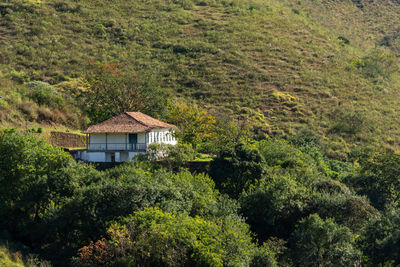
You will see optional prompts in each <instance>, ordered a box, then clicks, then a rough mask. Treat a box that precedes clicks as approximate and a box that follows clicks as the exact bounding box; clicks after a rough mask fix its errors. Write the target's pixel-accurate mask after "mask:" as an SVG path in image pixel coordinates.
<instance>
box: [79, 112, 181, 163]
mask: <svg viewBox="0 0 400 267" xmlns="http://www.w3.org/2000/svg"><path fill="white" fill-rule="evenodd" d="M175 130H177V127H176V126H175V125H172V124H169V123H165V122H162V121H159V120H157V119H154V118H152V117H150V116H148V115H146V114H143V113H141V112H125V113H122V114H120V115H118V116H115V117H113V118H111V119H108V120H106V121H103V122H101V123H99V124H96V125H93V126H90V127H89V128H88V129H86V130H85V131H83V133H85V134H86V150H81V151H78V153H77V154H76V158H77V159H80V160H83V161H89V162H124V161H126V160H129V159H132V158H133V157H134V156H135V155H136V154H138V153H144V152H146V149H147V146H148V145H149V144H151V143H165V144H172V145H176V144H177V140H176V139H175V137H174V136H173V133H174V131H175Z"/></svg>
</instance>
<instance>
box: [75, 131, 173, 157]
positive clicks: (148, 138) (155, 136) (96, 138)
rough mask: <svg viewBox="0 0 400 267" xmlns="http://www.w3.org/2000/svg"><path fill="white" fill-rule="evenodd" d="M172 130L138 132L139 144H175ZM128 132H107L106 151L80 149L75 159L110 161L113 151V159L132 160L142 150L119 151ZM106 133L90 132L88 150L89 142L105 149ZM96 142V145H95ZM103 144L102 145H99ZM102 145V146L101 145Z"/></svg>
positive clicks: (125, 140) (95, 146) (126, 140)
mask: <svg viewBox="0 0 400 267" xmlns="http://www.w3.org/2000/svg"><path fill="white" fill-rule="evenodd" d="M172 133H173V132H170V130H169V129H166V128H165V129H153V130H152V131H151V132H148V133H138V143H139V144H145V143H146V144H151V143H159V144H160V143H165V144H171V145H176V144H177V143H178V141H177V140H176V139H175V138H174V137H173V136H172ZM128 142H129V140H128V134H124V133H109V134H107V152H104V151H102V152H97V151H86V150H84V151H80V152H79V153H78V154H77V156H76V157H77V159H80V160H83V161H89V162H111V154H110V152H113V151H115V152H114V153H115V161H116V162H124V161H127V160H132V159H133V158H134V157H135V156H136V155H137V154H140V153H144V152H128V151H127V152H120V150H124V149H125V144H126V143H128ZM105 143H106V134H105V133H104V134H90V137H89V150H90V144H93V146H92V147H93V148H96V149H98V148H99V147H100V146H101V149H104V150H105ZM96 144H97V145H96ZM100 144H104V145H100ZM103 146H104V147H103Z"/></svg>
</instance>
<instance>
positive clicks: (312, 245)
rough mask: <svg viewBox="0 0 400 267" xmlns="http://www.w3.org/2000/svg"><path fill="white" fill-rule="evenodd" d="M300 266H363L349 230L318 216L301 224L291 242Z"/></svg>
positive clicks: (293, 256)
mask: <svg viewBox="0 0 400 267" xmlns="http://www.w3.org/2000/svg"><path fill="white" fill-rule="evenodd" d="M289 244H290V245H291V248H292V253H291V254H292V260H293V262H295V263H296V265H297V266H360V264H361V252H360V251H359V250H358V249H357V248H356V247H355V236H354V235H353V234H352V232H351V231H350V229H349V228H347V227H345V226H340V225H338V224H336V223H335V222H334V220H333V219H329V218H328V219H326V220H323V219H321V218H320V217H319V216H318V215H317V214H312V215H310V216H309V217H307V218H305V219H303V220H301V221H300V223H299V224H298V226H297V227H296V230H295V231H294V232H293V234H292V235H291V237H290V239H289Z"/></svg>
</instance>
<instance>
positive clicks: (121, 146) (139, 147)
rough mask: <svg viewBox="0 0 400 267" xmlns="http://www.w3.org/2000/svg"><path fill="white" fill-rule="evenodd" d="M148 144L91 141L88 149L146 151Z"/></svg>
mask: <svg viewBox="0 0 400 267" xmlns="http://www.w3.org/2000/svg"><path fill="white" fill-rule="evenodd" d="M146 148H147V145H146V144H126V143H111V144H110V143H107V144H106V143H90V144H89V145H88V150H91V151H136V152H138V151H140V152H144V151H146Z"/></svg>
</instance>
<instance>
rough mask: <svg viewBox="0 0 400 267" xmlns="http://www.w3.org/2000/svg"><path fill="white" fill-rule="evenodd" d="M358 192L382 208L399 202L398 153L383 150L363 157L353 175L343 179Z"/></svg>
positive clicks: (399, 168)
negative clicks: (358, 168) (366, 157)
mask: <svg viewBox="0 0 400 267" xmlns="http://www.w3.org/2000/svg"><path fill="white" fill-rule="evenodd" d="M345 182H346V183H348V184H350V185H351V186H352V187H353V188H354V189H355V190H356V192H357V193H358V194H360V195H366V196H367V197H368V198H369V200H370V201H371V203H372V205H373V206H374V207H375V208H377V209H379V210H384V208H385V207H386V206H388V205H394V206H398V205H399V204H400V155H398V154H395V153H393V152H383V153H379V154H376V155H375V156H373V157H371V158H368V159H363V160H362V161H361V168H360V170H359V172H358V174H356V175H355V176H352V177H348V178H347V179H346V181H345Z"/></svg>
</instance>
